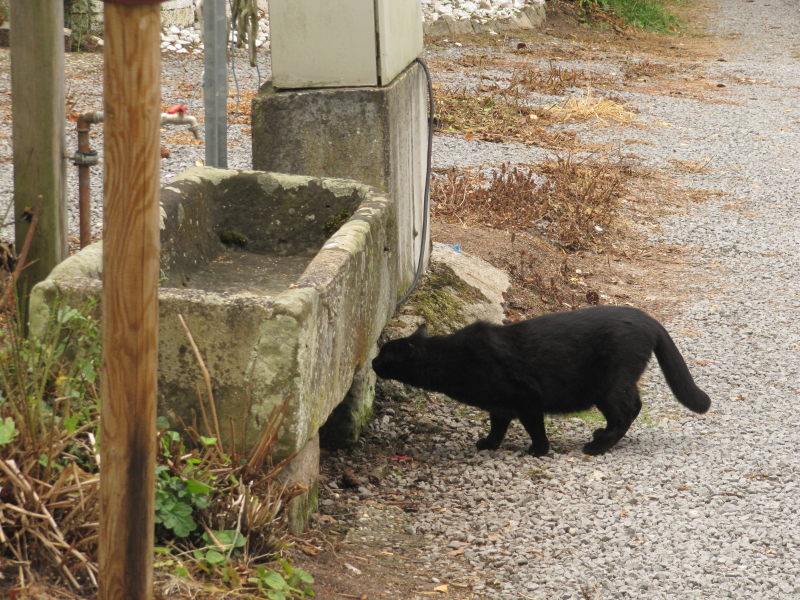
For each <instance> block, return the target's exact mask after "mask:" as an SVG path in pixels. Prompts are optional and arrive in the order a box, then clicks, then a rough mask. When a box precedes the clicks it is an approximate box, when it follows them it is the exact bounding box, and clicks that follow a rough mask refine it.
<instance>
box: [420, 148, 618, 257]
mask: <svg viewBox="0 0 800 600" xmlns="http://www.w3.org/2000/svg"><path fill="white" fill-rule="evenodd" d="M622 173H623V171H622V170H620V169H619V168H617V167H616V166H615V165H612V164H611V163H608V162H605V163H598V162H590V161H588V160H584V161H576V160H575V159H574V158H573V157H572V156H567V157H566V158H558V159H556V160H555V161H553V162H551V163H547V164H545V165H542V166H540V168H539V169H538V171H537V170H534V169H531V168H524V167H513V168H512V167H509V166H508V165H503V166H501V167H500V168H499V169H495V170H493V171H492V172H491V175H490V176H489V177H488V178H486V177H481V176H479V177H470V176H468V175H465V174H464V173H463V172H458V171H456V170H451V171H449V172H447V173H446V175H445V176H444V177H441V178H438V179H437V180H435V181H434V183H433V185H432V186H431V190H432V192H431V196H432V198H434V201H435V207H434V211H433V215H434V216H435V217H436V218H438V219H441V220H443V221H446V222H451V223H452V222H460V223H464V224H468V225H483V226H488V227H493V228H495V229H506V230H508V231H527V232H531V233H536V234H539V235H543V236H544V237H546V238H547V239H549V240H551V241H553V242H556V243H557V244H559V245H560V246H561V247H563V248H564V249H566V250H578V249H584V248H588V247H598V246H601V245H602V241H603V239H604V238H605V237H606V235H607V230H608V229H609V227H610V226H611V225H612V223H613V220H614V210H615V207H616V201H617V199H618V198H619V197H620V195H621V193H622V190H623V181H624V179H623V177H622Z"/></svg>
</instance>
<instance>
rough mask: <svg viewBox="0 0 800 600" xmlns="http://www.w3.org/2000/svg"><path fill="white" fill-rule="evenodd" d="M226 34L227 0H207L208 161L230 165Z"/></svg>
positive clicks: (205, 84) (211, 164)
mask: <svg viewBox="0 0 800 600" xmlns="http://www.w3.org/2000/svg"><path fill="white" fill-rule="evenodd" d="M227 35H228V21H227V18H226V16H225V0H205V2H204V3H203V36H204V43H205V52H204V57H205V73H204V75H203V99H204V103H205V112H206V165H207V166H209V167H220V168H227V166H228V131H227V126H228V63H227Z"/></svg>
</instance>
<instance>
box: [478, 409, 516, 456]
mask: <svg viewBox="0 0 800 600" xmlns="http://www.w3.org/2000/svg"><path fill="white" fill-rule="evenodd" d="M509 423H511V419H510V418H509V417H506V416H504V415H498V414H497V413H489V435H487V436H486V437H485V438H481V439H479V440H478V443H477V444H476V446H478V450H497V449H498V448H499V447H500V442H502V441H503V438H504V437H506V431H507V430H508V425H509Z"/></svg>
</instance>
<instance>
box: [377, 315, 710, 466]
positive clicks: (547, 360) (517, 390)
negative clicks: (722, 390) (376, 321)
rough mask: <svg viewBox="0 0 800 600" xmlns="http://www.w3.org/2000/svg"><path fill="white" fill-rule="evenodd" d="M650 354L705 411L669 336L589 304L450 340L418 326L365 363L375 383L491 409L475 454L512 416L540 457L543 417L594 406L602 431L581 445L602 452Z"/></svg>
mask: <svg viewBox="0 0 800 600" xmlns="http://www.w3.org/2000/svg"><path fill="white" fill-rule="evenodd" d="M653 352H655V355H656V358H657V359H658V363H659V364H660V365H661V370H662V371H663V372H664V377H665V378H666V380H667V383H668V384H669V386H670V388H671V389H672V393H673V394H675V397H676V398H677V399H678V401H680V402H681V404H683V405H684V406H686V407H687V408H689V409H690V410H693V411H694V412H698V413H704V412H706V411H707V410H708V408H709V406H710V405H711V401H710V400H709V398H708V396H707V395H706V394H705V392H703V391H702V390H701V389H700V388H698V387H697V385H695V383H694V380H693V379H692V376H691V374H690V373H689V369H688V368H687V367H686V363H685V362H684V360H683V357H682V356H681V354H680V352H679V351H678V349H677V348H676V347H675V344H674V342H673V341H672V338H671V337H670V336H669V334H668V333H667V331H666V329H664V327H662V326H661V324H660V323H659V322H658V321H656V320H655V319H653V318H652V317H650V316H648V315H647V314H646V313H644V312H642V311H640V310H638V309H635V308H629V307H624V306H595V307H591V308H584V309H581V310H576V311H572V312H564V313H555V314H549V315H544V316H542V317H538V318H536V319H530V320H528V321H522V322H520V323H514V324H511V325H493V324H491V323H485V322H481V321H479V322H477V323H474V324H472V325H469V326H468V327H465V328H464V329H461V330H460V331H457V332H455V333H453V334H451V335H435V336H431V337H428V335H427V328H426V327H425V325H422V326H421V327H420V328H419V329H418V330H417V331H416V333H414V334H413V335H411V336H410V337H407V338H402V339H398V340H394V341H391V342H387V343H386V344H385V345H384V346H383V348H381V350H380V353H379V354H378V356H377V357H376V358H375V360H373V361H372V368H373V369H374V370H375V373H377V374H378V376H379V377H382V378H385V379H396V380H397V381H401V382H403V383H408V384H410V385H413V386H416V387H420V388H423V389H426V390H431V391H435V392H442V393H444V394H447V395H448V396H450V397H451V398H453V399H455V400H458V401H459V402H463V403H465V404H470V405H472V406H477V407H479V408H482V409H484V410H488V411H489V419H490V423H491V427H490V430H489V435H488V436H487V437H485V438H482V439H480V440H478V449H479V450H483V449H486V448H490V449H494V448H497V447H499V446H500V442H501V441H503V437H505V434H506V429H508V424H509V423H510V422H511V420H512V419H515V418H517V419H519V420H520V421H522V424H523V425H524V426H525V429H526V430H527V432H528V433H529V434H530V436H531V440H532V444H531V446H530V448H529V449H528V452H530V453H531V454H534V455H536V456H542V455H544V454H547V451H548V449H549V443H548V441H547V434H546V433H545V430H544V415H545V414H546V413H571V412H576V411H580V410H585V409H587V408H589V407H591V406H597V408H598V409H599V410H600V412H601V413H603V416H604V417H605V418H606V427H604V428H601V429H598V430H597V431H595V432H594V439H593V440H592V441H591V442H589V443H588V444H586V445H585V446H584V447H583V450H584V452H586V454H602V453H603V452H606V451H607V450H609V449H610V448H611V447H612V446H614V444H616V443H617V442H618V441H619V440H620V439H621V438H622V436H623V435H625V432H626V431H628V428H629V427H630V426H631V423H633V420H634V419H635V418H636V416H637V415H638V414H639V410H640V409H641V407H642V401H641V399H640V398H639V390H638V388H637V386H636V384H637V382H638V380H639V377H640V376H641V374H642V372H643V371H644V369H645V367H646V366H647V363H648V361H649V360H650V356H651V355H652V353H653Z"/></svg>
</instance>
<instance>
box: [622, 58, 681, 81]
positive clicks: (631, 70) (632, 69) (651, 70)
mask: <svg viewBox="0 0 800 600" xmlns="http://www.w3.org/2000/svg"><path fill="white" fill-rule="evenodd" d="M678 72H679V69H678V66H677V65H675V64H668V63H662V62H654V61H652V60H649V59H643V60H639V61H632V60H629V61H626V62H625V63H624V67H623V71H622V74H623V76H624V77H625V79H642V78H652V77H665V76H667V75H673V74H675V73H678Z"/></svg>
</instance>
